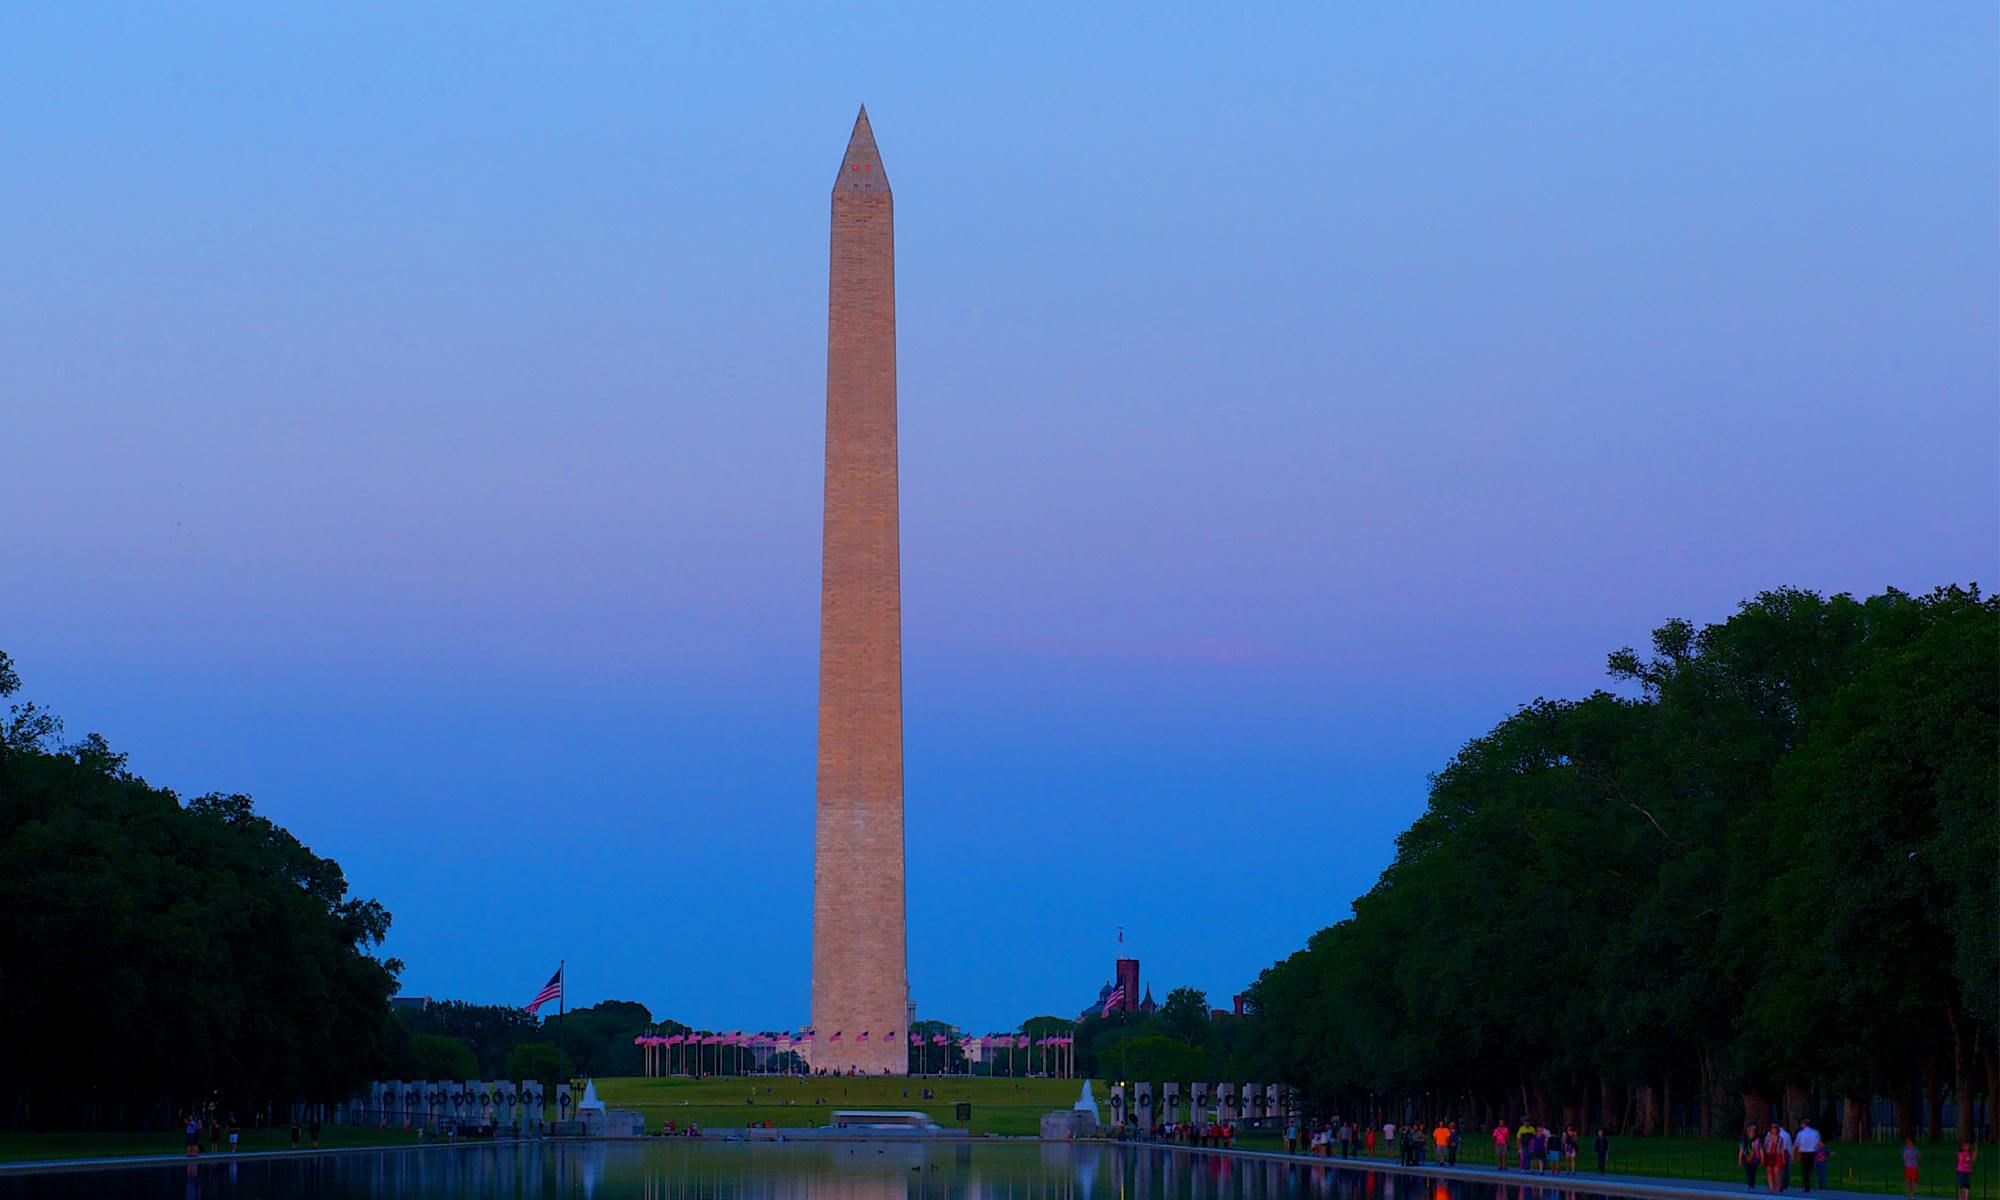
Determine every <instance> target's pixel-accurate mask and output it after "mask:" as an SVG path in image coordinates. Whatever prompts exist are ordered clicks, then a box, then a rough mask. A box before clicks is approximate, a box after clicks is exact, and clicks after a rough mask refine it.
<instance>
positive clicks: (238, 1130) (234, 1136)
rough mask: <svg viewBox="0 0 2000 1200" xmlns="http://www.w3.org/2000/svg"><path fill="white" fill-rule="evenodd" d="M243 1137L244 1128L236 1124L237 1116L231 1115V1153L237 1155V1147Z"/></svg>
mask: <svg viewBox="0 0 2000 1200" xmlns="http://www.w3.org/2000/svg"><path fill="white" fill-rule="evenodd" d="M242 1137H243V1127H242V1126H241V1125H239V1124H237V1123H236V1114H235V1113H230V1114H229V1152H230V1153H231V1154H234V1153H236V1147H237V1145H238V1143H239V1142H240V1141H241V1139H242Z"/></svg>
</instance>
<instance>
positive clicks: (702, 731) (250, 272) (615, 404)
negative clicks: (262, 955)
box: [0, 3, 2000, 1030]
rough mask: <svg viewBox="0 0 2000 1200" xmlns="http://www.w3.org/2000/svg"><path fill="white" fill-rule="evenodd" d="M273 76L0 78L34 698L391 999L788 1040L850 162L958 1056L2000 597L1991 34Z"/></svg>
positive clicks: (392, 10) (47, 14) (1217, 993)
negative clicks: (1681, 651) (562, 962)
mask: <svg viewBox="0 0 2000 1200" xmlns="http://www.w3.org/2000/svg"><path fill="white" fill-rule="evenodd" d="M301 7H302V6H295V5H277V6H272V5H247V4H246V5H241V6H235V7H223V6H201V7H199V9H198V11H195V12H187V13H184V12H169V11H164V10H161V9H158V8H155V7H150V6H137V5H130V6H126V5H114V6H103V7H99V6H92V5H50V6H39V7H35V8H30V7H21V8H17V9H16V10H14V11H11V12H10V13H9V14H8V15H7V16H6V17H5V18H4V29H0V108H4V111H5V112H6V113H7V114H8V115H7V119H6V120H5V121H4V122H0V160H4V162H5V167H4V169H0V505H3V506H4V509H5V511H6V512H7V514H8V517H9V519H8V520H7V522H6V527H5V532H4V534H0V648H4V649H5V650H7V651H8V652H10V653H11V654H12V655H13V656H14V657H15V659H16V660H17V662H18V664H19V666H20V668H21V671H22V673H23V675H24V677H25V678H26V680H27V683H28V692H29V694H30V695H32V696H33V697H34V698H35V699H37V700H40V701H43V702H45V703H48V704H51V705H53V706H54V707H55V708H56V709H57V710H58V711H59V712H61V713H62V714H63V715H64V716H65V717H66V718H67V719H68V721H69V725H70V732H71V733H72V734H73V735H80V734H82V733H83V732H85V731H86V730H93V729H95V730H100V731H102V732H103V733H104V734H105V735H106V736H107V737H108V738H109V739H110V740H111V741H112V743H113V744H114V745H115V746H117V747H119V748H122V749H124V750H127V751H129V752H130V753H131V755H132V765H133V766H134V768H135V769H137V770H138V771H139V772H140V773H142V774H144V775H145V776H146V777H147V778H149V779H150V780H152V781H153V782H155V783H159V784H164V785H167V786H171V787H174V788H176V789H178V790H180V791H181V792H183V793H184V794H197V793H200V792H204V791H209V790H232V791H234V790H240V791H247V792H249V793H251V794H253V795H254V796H255V797H256V798H257V800H258V803H259V805H260V807H261V808H262V809H263V810H264V811H265V812H267V813H269V814H271V815H272V816H274V817H275V818H276V819H277V820H279V821H281V822H282V823H283V824H285V825H287V826H289V827H290V828H291V829H292V830H294V831H295V832H297V833H298V834H299V835H300V836H301V837H302V838H304V839H305V840H306V841H307V843H308V844H310V845H311V846H312V847H313V848H314V849H316V850H318V851H319V852H321V853H323V854H326V855H329V856H331V857H333V858H336V859H338V860H339V861H340V862H341V863H342V864H343V865H344V866H345V867H346V869H347V873H348V877H349V879H350V880H351V882H352V883H353V885H354V887H355V889H356V890H357V891H358V892H360V893H362V894H364V895H372V896H375V897H377V898H379V899H381V900H382V901H383V902H384V903H385V904H386V905H387V906H388V907H389V909H390V910H391V911H392V912H393V913H394V914H395V918H396V924H395V931H394V933H393V935H392V938H391V941H390V944H389V946H388V951H389V952H390V953H393V954H396V955H399V956H401V957H402V958H404V959H405V960H406V961H407V963H408V970H407V973H406V975H405V989H406V991H409V992H412V993H419V994H430V995H438V996H453V997H459V998H465V999H472V1000H481V1001H493V1002H509V1003H520V1002H522V1001H524V1000H526V999H527V998H528V996H529V995H530V994H531V993H532V992H533V990H534V989H535V988H536V987H537V986H539V985H540V983H541V982H542V981H543V980H544V979H546V978H547V976H548V974H549V972H550V971H551V970H552V969H553V968H554V966H555V961H556V960H557V959H558V958H560V957H567V958H568V959H569V962H570V965H571V982H572V987H573V989H574V995H573V997H572V999H573V1002H584V1003H588V1002H592V1001H595V1000H597V999H600V998H604V997H617V998H630V999H637V1000H641V1001H644V1002H645V1003H647V1004H648V1005H650V1006H651V1007H652V1008H653V1010H654V1012H655V1013H657V1014H660V1015H662V1016H672V1017H675V1018H678V1019H683V1020H687V1021H691V1022H693V1023H695V1024H698V1025H706V1026H720V1027H725V1028H782V1027H787V1026H798V1025H801V1024H803V1023H804V1022H805V1020H806V1004H807V966H808V939H809V934H810V897H811V831H812V826H811V820H812V802H813V796H812V784H813V736H814V720H813V704H814V694H815V693H814V689H815V670H816V667H815V650H816V637H817V617H818V591H817V589H818V556H819V544H818V539H819V520H820V495H819V488H820V470H821V453H822V443H821V437H822V432H823V428H822V417H823V404H824V369H825V356H824V334H825V304H826V239H827V204H828V190H829V188H830V187H831V185H832V182H833V176H834V173H835V167H836V166H837V164H838V163H839V160H840V154H841V150H842V148H843V146H844V143H845V139H846V136H847V132H848V128H849V125H850V123H851V122H852V120H853V118H854V111H855V108H856V106H857V104H859V103H861V102H864V101H865V102H866V103H867V104H868V107H869V112H870V115H871V117H872V119H873V123H874V127H875V130H876V133H877V135H878V137H879V138H880V141H881V144H882V150H883V155H884V159H885V162H886V165H887V169H888V173H889V177H890V179H891V180H892V181H893V184H894V188H895V194H896V203H897V225H898V230H897V232H898V254H899V261H898V290H899V293H900V295H899V308H900V317H901V330H900V340H901V383H902V399H901V403H902V420H903V425H902V449H903V489H904V490H903V504H904V516H903V536H904V545H903V561H904V570H905V576H904V611H905V663H906V671H907V683H906V697H905V703H906V721H907V741H908V748H907V752H908V765H907V793H908V809H909V814H908V829H909V838H910V846H911V860H910V869H909V901H910V910H911V924H910V961H911V971H912V988H913V992H914V996H915V999H916V1001H917V1003H918V1006H919V1011H920V1014H921V1015H923V1016H926V1017H937V1018H943V1019H946V1020H952V1021H956V1022H958V1023H960V1024H962V1025H964V1026H967V1027H969V1028H973V1029H976V1030H984V1029H993V1028H1000V1027H1003V1026H1011V1025H1012V1024H1013V1023H1014V1022H1016V1021H1018V1020H1019V1019H1021V1018H1022V1017H1025V1016H1028V1015H1031V1014H1034V1013H1039V1012H1047V1011H1055V1012H1064V1013H1073V1012H1075V1011H1076V1009H1077V1008H1079V1007H1080V1006H1081V1005H1082V1004H1083V1002H1084V1001H1085V999H1086V998H1088V997H1090V996H1092V995H1094V994H1095V991H1096V988H1097V987H1098V985H1099V984H1100V983H1102V982H1103V981H1104V979H1105V978H1106V977H1107V976H1108V975H1109V973H1110V966H1111V959H1112V957H1113V955H1114V953H1115V952H1116V950H1117V949H1118V947H1117V946H1116V945H1115V943H1114V933H1115V930H1116V928H1117V927H1118V926H1119V925H1120V924H1122V925H1124V926H1125V928H1126V931H1127V936H1126V944H1125V949H1126V950H1128V951H1132V952H1135V953H1137V954H1138V955H1139V956H1140V957H1141V958H1142V959H1143V960H1144V961H1145V970H1146V976H1147V979H1148V980H1149V981H1150V982H1153V983H1154V984H1155V985H1156V990H1157V993H1158V994H1162V995H1163V994H1164V991H1165V989H1166V988H1167V987H1170V986H1172V985H1174V984H1178V983H1191V984H1194V985H1196V986H1200V987H1203V988H1205V989H1207V990H1208V991H1209V992H1210V994H1211V996H1212V998H1214V999H1215V1001H1216V1002H1217V1003H1226V1002H1227V997H1228V995H1229V994H1230V993H1231V992H1232V991H1235V990H1237V989H1238V988H1240V987H1241V986H1242V985H1244V984H1246V983H1248V982H1249V981H1250V980H1252V979H1253V978H1254V977H1255V976H1256V974H1257V972H1258V971H1259V970H1260V969H1261V968H1262V967H1264V966H1266V965H1268V964H1269V963H1270V962H1271V961H1272V960H1273V959H1275V958H1277V957H1280V956H1282V955H1284V954H1286V953H1288V952H1290V951H1291V950H1292V949H1294V948H1296V947H1297V946H1299V945H1300V944H1301V943H1302V941H1303V939H1304V938H1305V937H1306V936H1307V935H1308V934H1310V933H1311V932H1312V931H1313V930H1316V929H1318V928H1320V927H1322V926H1324V925H1326V924H1328V923H1330V922H1332V921H1334V920H1336V919H1338V918H1339V917H1341V916H1343V915H1344V914H1345V913H1346V911H1347V905H1348V902H1349V901H1350V900H1351V899H1352V898H1353V897H1354V896H1355V895H1356V894H1358V893H1359V892H1361V891H1364V890H1366V888H1367V887H1368V886H1369V885H1370V884H1371V883H1372V881H1373V879H1374V876H1375V874H1376V873H1377V872H1378V871H1379V870H1380V869H1381V868H1382V866H1383V865H1384V864H1385V863H1386V862H1387V861H1388V857H1389V855H1390V853H1391V850H1392V839H1393V837H1394V835H1395V834H1396V832H1397V831H1398V830H1400V829H1401V828H1402V827H1403V826H1404V825H1405V824H1406V823H1407V822H1408V821H1409V820H1410V819H1411V818H1412V817H1413V816H1414V815H1415V814H1416V813H1417V812H1418V811H1419V809H1420V808H1421V805H1422V803H1423V797H1424V790H1425V775H1426V773H1427V772H1429V771H1431V770H1433V769H1435V768H1437V767H1438V766H1440V765H1441V764H1442V763H1443V762H1444V761H1445V760H1446V758H1447V757H1448V756H1449V755H1450V754H1451V753H1452V752H1453V750H1454V749H1455V748H1456V747H1457V746H1458V745H1460V744H1461V743H1463V742H1464V741H1465V740H1466V739H1468V738H1471V737H1474V736H1476V735H1478V734H1480V733H1482V732H1484V731H1485V730H1486V729H1488V728H1490V727H1491V725H1492V724H1493V723H1494V722H1496V721H1497V720H1499V719H1500V718H1502V717H1504V716H1505V715H1506V714H1507V713H1508V712H1509V711H1511V710H1512V708H1513V707H1514V706H1516V705H1517V704H1519V703H1521V702H1524V701H1527V700H1529V699H1532V698H1534V697H1536V696H1544V695H1546V696H1574V695H1580V694H1583V693H1585V692H1587V691H1588V690H1589V689H1591V688H1593V687H1595V686H1598V685H1600V684H1601V683H1603V682H1604V675H1603V663H1604V656H1605V654H1606V653H1607V652H1608V651H1610V650H1611V649H1613V648H1615V647H1617V646H1620V645H1623V644H1643V641H1644V639H1645V638H1646V636H1647V633H1648V631H1649V630H1650V629H1651V628H1653V627H1654V626H1655V625H1657V624H1659V623H1660V622H1661V621H1663V620H1664V619H1666V618H1668V617H1673V616H1686V617H1689V618H1691V619H1695V620H1699V621H1707V620H1716V619H1720V618H1722V617H1724V616H1726V615H1727V613H1728V612H1729V611H1730V609H1731V607H1732V606H1733V605H1734V604H1735V603H1736V602H1737V601H1738V600H1740V599H1742V598H1744V597H1746V596H1748V595H1750V594H1752V593H1754V592H1756V591H1758V590H1761V589H1764V588H1768V587H1773V586H1778V585H1784V584H1795V585H1800V586H1806V587H1813V588H1817V589H1821V590H1828V591H1841V590H1851V591H1856V592H1872V591H1876V590H1879V589H1881V588H1882V587H1884V586H1886V585H1895V586H1898V587H1903V588H1906V589H1925V588H1928V587H1931V586H1934V585H1937V584H1941V583H1945V582H1948V581H1960V582H1965V581H1975V580H1976V581H1978V582H1979V583H1981V584H1984V585H1987V586H1992V585H1993V584H1994V582H1995V579H1996V576H2000V571H1996V569H1995V568H1996V566H2000V467H1996V462H2000V351H1996V342H1997V341H2000V339H1996V330H1997V329H2000V166H1997V165H1996V164H1997V163H2000V151H1996V146H2000V116H1996V111H2000V110H1996V104H1995V96H1996V93H2000V51H1996V46H2000V17H1996V10H1995V9H1994V7H1993V6H1992V5H1990V4H1986V3H1962V4H1953V3H1938V4H1926V5H1921V6H1916V7H1907V6H1892V5H1867V6H1862V5H1848V4H1838V3H1828V4H1818V3H1814V4H1804V3H1800V4H1762V5H1740V4H1716V5H1712V6H1702V5H1672V6H1644V5H1640V6H1634V5H1609V6H1607V5H1592V4H1574V5H1536V6H1504V7H1502V6H1481V5H1439V6H1424V5H1394V6H1379V5H1378V6H1335V5H1319V4H1314V5H1297V6H1252V8H1250V9H1248V10H1244V11H1225V10H1224V9H1216V8H1214V7H1213V6H1207V5H1190V6H1176V5H1162V4H1147V5H1116V6H1111V5H1092V6H1084V5H1049V6H1047V7H1045V8H1041V9H1038V10H1031V9H1028V8H1025V7H1019V6H992V7H990V10H988V11H983V12H974V11H951V10H955V9H964V8H965V6H917V5H912V6H910V7H907V8H903V7H875V6H864V5H858V4H857V5H845V4H844V5H833V6H828V5H818V4H801V5H798V6H796V7H787V8H765V9H762V10H760V12H759V14H757V15H751V14H747V13H744V12H740V11H734V10H735V9H737V8H738V6H733V5H648V6H631V7H630V8H627V9H624V10H622V11H621V10H620V9H616V8H608V7H602V8H601V7H589V6H581V5H578V6H555V5H548V6H534V5H520V6H513V5H505V6H500V5H465V6H462V7H452V6H445V5H379V6H369V5H339V6H323V7H318V8H316V9H315V11H313V12H302V11H300V9H301ZM228 916H229V914H226V913H218V914H216V918H217V919H218V920H227V919H228ZM1550 916H1551V919H1552V920H1560V919H1562V918H1563V916H1564V915H1563V914H1550Z"/></svg>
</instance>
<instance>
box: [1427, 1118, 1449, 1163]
mask: <svg viewBox="0 0 2000 1200" xmlns="http://www.w3.org/2000/svg"><path fill="white" fill-rule="evenodd" d="M1450 1145H1451V1127H1450V1126H1449V1125H1446V1124H1445V1123H1444V1122H1443V1121H1439V1122H1438V1123H1437V1128H1436V1129H1433V1130H1431V1146H1432V1148H1433V1149H1435V1150H1436V1151H1437V1161H1438V1162H1443V1161H1444V1160H1445V1151H1446V1149H1447V1148H1448V1147H1449V1146H1450Z"/></svg>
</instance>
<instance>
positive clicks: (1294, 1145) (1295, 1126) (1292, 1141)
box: [1285, 1121, 1299, 1154]
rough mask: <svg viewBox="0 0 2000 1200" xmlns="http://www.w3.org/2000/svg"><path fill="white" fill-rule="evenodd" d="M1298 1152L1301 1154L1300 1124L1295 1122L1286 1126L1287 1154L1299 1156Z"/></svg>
mask: <svg viewBox="0 0 2000 1200" xmlns="http://www.w3.org/2000/svg"><path fill="white" fill-rule="evenodd" d="M1298 1152H1299V1123H1298V1122H1297V1121H1293V1122H1291V1123H1290V1124H1288V1125H1286V1126H1285V1153H1287V1154H1297V1153H1298Z"/></svg>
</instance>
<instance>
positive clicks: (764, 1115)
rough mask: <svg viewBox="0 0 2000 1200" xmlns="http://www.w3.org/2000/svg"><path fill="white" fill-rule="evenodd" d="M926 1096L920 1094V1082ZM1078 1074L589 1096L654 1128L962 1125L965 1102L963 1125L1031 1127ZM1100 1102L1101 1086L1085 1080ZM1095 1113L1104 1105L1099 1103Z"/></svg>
mask: <svg viewBox="0 0 2000 1200" xmlns="http://www.w3.org/2000/svg"><path fill="white" fill-rule="evenodd" d="M926 1087H928V1088H930V1089H931V1090H932V1092H933V1093H935V1094H934V1096H933V1098H932V1099H929V1100H925V1099H922V1093H923V1089H924V1088H926ZM1082 1089H1083V1081H1082V1080H1080V1079H1006V1078H1001V1079H985V1078H971V1079H968V1078H965V1077H962V1076H960V1077H956V1078H943V1079H898V1078H887V1077H879V1076H878V1077H876V1078H872V1079H870V1078H859V1077H857V1078H842V1077H836V1076H798V1075H775V1076H742V1075H732V1076H724V1077H720V1078H709V1079H700V1080H695V1079H682V1078H664V1079H658V1078H656V1079H642V1078H633V1077H630V1076H627V1077H625V1078H622V1079H600V1080H598V1081H597V1095H598V1097H599V1098H600V1099H602V1100H603V1101H604V1103H605V1104H607V1105H609V1106H610V1107H612V1108H629V1109H635V1110H637V1111H639V1112H642V1113H644V1114H645V1115H646V1129H647V1131H648V1132H652V1131H656V1130H658V1129H659V1128H660V1126H661V1125H662V1124H663V1123H664V1122H667V1121H673V1122H676V1123H678V1124H682V1125H685V1124H687V1123H688V1122H690V1121H693V1122H695V1123H697V1124H699V1125H700V1126H701V1127H702V1128H703V1129H718V1130H719V1129H727V1128H730V1127H732V1126H733V1127H737V1128H741V1127H742V1126H745V1125H748V1124H750V1123H751V1122H753V1121H756V1122H763V1121H769V1122H771V1123H772V1124H773V1125H776V1126H778V1127H780V1128H786V1127H790V1128H794V1129H797V1128H811V1127H816V1126H820V1125H826V1124H830V1123H831V1122H832V1120H833V1113H834V1110H835V1109H840V1108H891V1109H914V1110H917V1111H920V1112H926V1113H929V1114H930V1115H931V1118H932V1119H933V1120H935V1121H936V1122H937V1123H938V1124H940V1125H943V1126H945V1127H946V1128H949V1129H958V1128H964V1127H966V1122H963V1121H960V1120H958V1119H957V1117H956V1116H955V1115H954V1114H953V1111H952V1110H953V1105H954V1104H956V1103H958V1102H961V1101H964V1102H968V1103H970V1104H971V1105H972V1121H971V1124H970V1129H971V1131H972V1133H973V1134H974V1135H978V1134H983V1133H1000V1134H1034V1133H1038V1132H1040V1131H1041V1119H1042V1114H1043V1113H1045V1112H1048V1111H1049V1110H1050V1109H1056V1108H1068V1107H1069V1106H1070V1105H1072V1104H1074V1103H1076V1097H1077V1093H1078V1092H1080V1091H1082ZM1092 1091H1093V1094H1094V1095H1095V1096H1096V1097H1097V1098H1098V1100H1099V1101H1100V1104H1101V1102H1102V1101H1103V1099H1104V1098H1105V1096H1107V1095H1108V1094H1109V1093H1107V1092H1106V1091H1105V1089H1104V1086H1103V1085H1102V1084H1097V1085H1094V1086H1093V1089H1092ZM1099 1112H1100V1114H1101V1113H1103V1112H1104V1110H1103V1109H1102V1108H1101V1107H1100V1109H1099Z"/></svg>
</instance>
